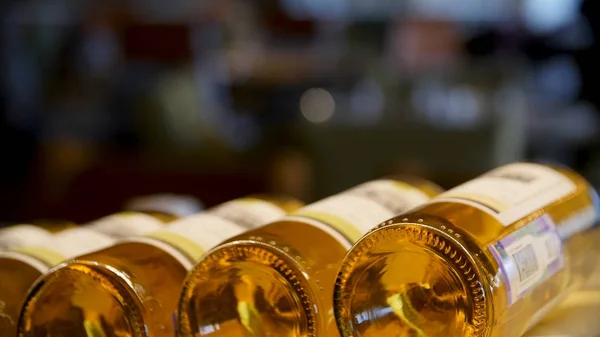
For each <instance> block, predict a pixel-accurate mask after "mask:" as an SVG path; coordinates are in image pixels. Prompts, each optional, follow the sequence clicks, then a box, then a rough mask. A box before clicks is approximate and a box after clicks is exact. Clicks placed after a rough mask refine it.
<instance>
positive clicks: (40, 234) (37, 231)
mask: <svg viewBox="0 0 600 337" xmlns="http://www.w3.org/2000/svg"><path fill="white" fill-rule="evenodd" d="M51 237H52V233H50V232H49V231H47V230H45V229H43V228H40V227H37V226H33V225H16V226H12V227H8V228H5V229H2V230H0V250H10V249H14V248H17V247H23V246H32V245H36V244H38V243H40V242H44V241H47V240H49V239H50V238H51Z"/></svg>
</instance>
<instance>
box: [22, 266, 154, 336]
mask: <svg viewBox="0 0 600 337" xmlns="http://www.w3.org/2000/svg"><path fill="white" fill-rule="evenodd" d="M127 283H128V280H127V279H125V278H122V277H121V276H120V275H118V272H116V271H114V270H111V268H110V267H107V266H103V265H101V264H98V263H93V262H74V263H66V264H63V265H61V266H59V268H57V269H55V272H53V273H51V274H48V276H47V277H45V278H44V279H42V280H41V281H39V282H38V283H37V284H36V285H35V286H34V288H33V291H32V292H30V295H29V296H30V298H29V299H28V301H27V304H26V306H25V307H24V308H23V311H22V316H21V322H20V323H19V332H20V333H21V336H31V337H38V336H39V337H42V336H44V337H47V336H53V337H63V336H64V337H89V336H94V337H96V336H99V337H113V336H114V337H123V336H146V335H147V332H146V331H145V328H144V326H143V321H142V313H141V311H140V310H139V306H140V299H139V298H137V296H136V295H135V294H132V293H131V292H130V291H128V290H127V288H128V286H129V285H128V284H127Z"/></svg>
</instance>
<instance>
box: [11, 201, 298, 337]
mask: <svg viewBox="0 0 600 337" xmlns="http://www.w3.org/2000/svg"><path fill="white" fill-rule="evenodd" d="M265 199H266V198H261V199H259V198H244V199H238V200H234V201H230V202H227V203H225V204H222V205H220V206H217V207H215V208H212V209H209V210H207V211H205V212H204V213H201V214H197V215H192V216H189V217H186V218H183V219H180V220H176V221H174V222H172V223H170V224H169V225H167V226H165V227H164V228H163V229H161V230H159V231H156V232H153V233H150V234H147V235H144V236H139V237H135V238H129V239H126V240H123V241H120V242H119V243H118V244H115V245H113V246H111V247H108V248H106V249H103V250H99V251H95V252H93V253H90V254H87V255H83V256H79V257H77V258H75V259H72V260H70V261H67V262H65V263H62V264H60V265H59V266H58V267H56V268H54V269H53V270H52V272H50V273H48V274H46V275H45V276H44V277H42V278H41V279H40V280H39V281H38V282H36V284H35V285H34V286H33V287H32V289H31V291H30V292H29V295H28V296H27V299H26V301H25V304H24V306H23V309H22V311H21V315H20V319H19V324H18V331H19V336H31V337H33V336H40V337H41V336H44V337H48V336H70V337H80V336H81V337H87V336H135V337H142V336H152V337H163V336H164V337H167V336H168V337H171V336H173V335H174V329H175V326H174V324H173V323H174V320H173V318H174V315H175V311H176V309H177V300H178V295H179V292H180V290H181V284H182V283H183V279H184V277H185V275H186V273H187V271H188V270H189V269H190V268H191V267H192V266H193V265H194V262H195V261H196V260H197V259H198V258H199V257H200V256H201V255H202V254H203V253H204V252H205V251H206V250H208V249H210V248H212V247H213V246H214V245H216V244H218V243H219V242H221V241H223V240H225V239H227V238H229V237H230V236H233V235H237V234H239V233H242V232H244V231H245V230H248V229H251V228H255V227H257V226H259V225H261V224H264V223H266V222H269V221H273V220H274V219H277V218H279V217H282V216H284V215H285V214H286V212H287V210H291V209H295V208H297V207H298V206H299V205H300V203H299V202H297V201H295V200H290V199H272V201H268V200H265Z"/></svg>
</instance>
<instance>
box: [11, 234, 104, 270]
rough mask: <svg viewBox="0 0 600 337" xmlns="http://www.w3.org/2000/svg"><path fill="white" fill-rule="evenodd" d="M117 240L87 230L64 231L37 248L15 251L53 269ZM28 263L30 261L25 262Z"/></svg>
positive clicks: (22, 248) (36, 246)
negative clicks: (68, 260) (63, 262)
mask: <svg viewBox="0 0 600 337" xmlns="http://www.w3.org/2000/svg"><path fill="white" fill-rule="evenodd" d="M114 242H115V240H114V239H112V238H110V237H109V236H106V235H104V234H102V233H98V232H95V231H93V230H90V229H87V228H72V229H67V230H64V231H62V232H60V233H58V234H55V235H53V236H52V238H51V239H50V240H49V241H45V242H43V243H41V244H38V245H35V246H27V247H21V248H17V249H15V250H13V252H15V253H18V254H23V255H26V256H27V257H29V258H34V259H36V260H38V261H40V262H42V263H43V264H44V265H45V266H47V267H48V268H51V267H53V266H55V265H57V264H59V263H61V262H62V261H64V260H67V259H70V258H73V257H76V256H79V255H83V254H87V253H91V252H93V251H96V250H100V249H103V248H106V247H108V246H110V245H112V244H114ZM24 262H26V263H28V260H24Z"/></svg>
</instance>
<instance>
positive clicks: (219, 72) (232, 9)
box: [0, 0, 600, 223]
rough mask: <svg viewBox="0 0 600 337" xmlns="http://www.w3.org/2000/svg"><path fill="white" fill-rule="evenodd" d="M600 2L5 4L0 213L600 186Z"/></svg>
mask: <svg viewBox="0 0 600 337" xmlns="http://www.w3.org/2000/svg"><path fill="white" fill-rule="evenodd" d="M599 5H600V2H598V1H594V0H590V1H583V0H453V1H451V2H450V1H443V0H394V1H390V0H369V1H364V0H203V1H192V0H170V1H155V0H144V1H142V0H120V1H106V0H105V1H84V0H80V1H69V0H52V1H47V0H19V1H17V0H5V1H2V2H1V3H0V24H1V25H0V45H1V46H0V51H1V53H0V66H1V67H2V69H1V70H0V158H1V159H0V163H1V165H0V220H1V221H4V222H7V223H8V222H14V221H25V220H28V219H35V218H61V219H69V220H73V221H88V220H91V219H94V218H97V217H100V216H102V215H105V214H108V213H111V212H115V211H117V210H118V209H120V208H121V207H122V205H123V203H124V202H125V200H127V199H128V198H131V197H133V196H135V195H141V194H151V193H161V192H170V193H183V194H190V195H194V196H197V197H198V198H200V199H201V200H202V201H203V202H204V204H205V205H207V206H211V205H214V204H217V203H220V202H223V201H226V200H228V199H232V198H235V197H239V196H243V195H245V194H249V193H255V192H283V193H288V194H291V195H293V196H296V197H298V198H301V199H303V200H305V201H313V200H315V199H317V198H321V197H324V196H326V195H328V194H332V193H336V192H339V191H341V190H342V189H344V188H347V187H350V186H352V185H354V184H357V183H359V182H362V181H365V180H368V179H373V178H376V177H379V176H382V175H387V174H394V173H409V174H417V175H421V176H423V177H425V178H429V179H432V180H434V181H436V182H438V183H439V184H441V185H443V186H444V187H452V186H453V185H456V184H458V183H461V182H463V181H465V180H467V179H469V178H471V177H473V176H475V175H477V174H479V173H481V172H483V171H485V170H487V169H490V168H492V167H494V166H498V165H501V164H503V163H507V162H511V161H518V160H537V161H548V162H556V163H562V164H566V165H569V166H571V167H573V168H575V169H576V170H578V171H580V172H581V173H583V174H584V175H585V176H586V177H587V178H588V179H590V181H592V183H594V184H596V185H598V184H600V140H599V137H598V135H599V130H598V129H599V126H600V113H599V111H600V110H598V109H599V106H598V104H599V98H600V95H598V94H597V93H596V90H597V88H599V83H598V82H599V81H600V76H599V71H598V70H597V69H598V68H597V67H596V65H595V64H594V63H596V62H597V61H598V60H600V56H599V51H598V50H599V47H600V42H599V41H598V39H599V38H600V37H599V34H600V31H599V24H600V18H599V17H598V16H599V15H600V9H599V8H598V7H599Z"/></svg>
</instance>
